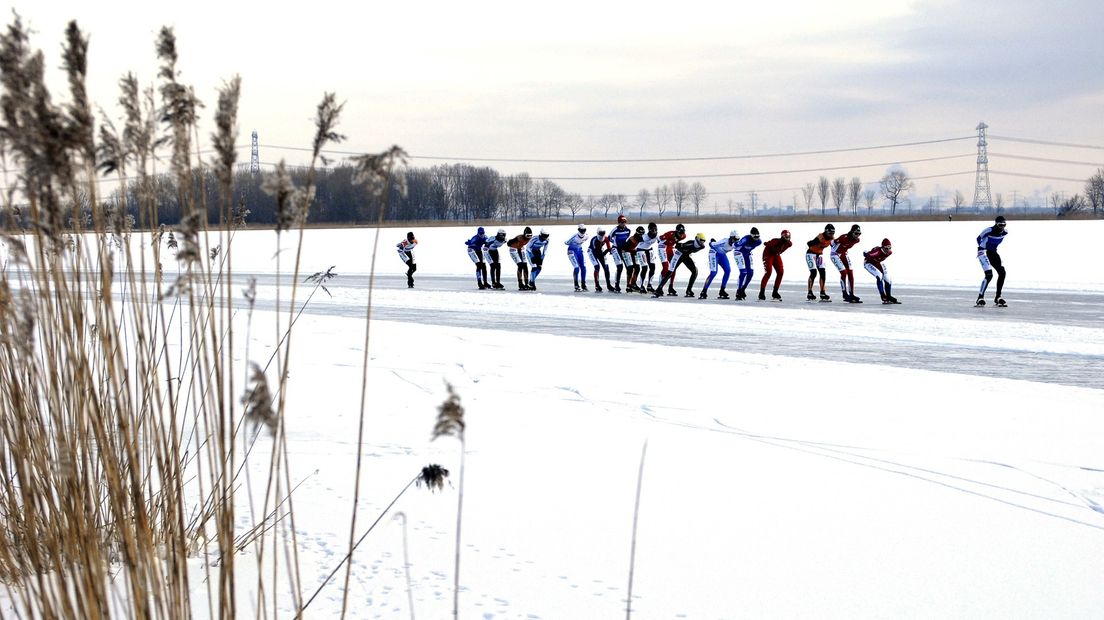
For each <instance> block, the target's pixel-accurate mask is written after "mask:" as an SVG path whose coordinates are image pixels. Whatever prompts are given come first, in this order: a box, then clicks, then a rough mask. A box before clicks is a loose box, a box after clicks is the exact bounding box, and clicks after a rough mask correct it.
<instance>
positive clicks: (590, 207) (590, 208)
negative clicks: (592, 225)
mask: <svg viewBox="0 0 1104 620" xmlns="http://www.w3.org/2000/svg"><path fill="white" fill-rule="evenodd" d="M599 204H601V203H600V202H599V200H598V199H596V198H595V197H594V196H587V197H586V206H585V207H584V208H585V209H586V212H587V216H588V217H594V211H595V209H597V208H598V206H599Z"/></svg>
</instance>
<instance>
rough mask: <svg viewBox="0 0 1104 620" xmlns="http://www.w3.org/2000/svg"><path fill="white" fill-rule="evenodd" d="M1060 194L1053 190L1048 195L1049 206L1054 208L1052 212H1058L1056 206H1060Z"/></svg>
mask: <svg viewBox="0 0 1104 620" xmlns="http://www.w3.org/2000/svg"><path fill="white" fill-rule="evenodd" d="M1062 202H1063V200H1062V194H1059V193H1058V192H1054V193H1053V194H1051V195H1050V208H1051V209H1054V214H1055V215H1057V214H1058V208H1059V207H1061V206H1062Z"/></svg>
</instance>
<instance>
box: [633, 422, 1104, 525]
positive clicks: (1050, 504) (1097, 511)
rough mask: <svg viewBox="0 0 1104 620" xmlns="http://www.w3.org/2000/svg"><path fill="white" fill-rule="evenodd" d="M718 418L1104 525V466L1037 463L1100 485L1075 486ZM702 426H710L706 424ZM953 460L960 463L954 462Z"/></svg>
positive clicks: (849, 459)
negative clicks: (937, 464)
mask: <svg viewBox="0 0 1104 620" xmlns="http://www.w3.org/2000/svg"><path fill="white" fill-rule="evenodd" d="M653 419H655V420H657V421H661V422H665V423H672V422H673V423H675V424H679V423H678V422H677V421H672V420H664V419H661V418H658V417H655V418H653ZM714 422H715V423H716V425H717V427H718V428H717V429H714V430H717V431H718V432H723V433H728V434H731V435H736V436H738V437H741V438H743V439H747V440H750V441H755V442H758V443H762V444H765V445H769V446H774V447H777V448H782V449H786V450H795V451H798V452H803V453H806V454H811V455H814V456H820V457H823V458H828V459H832V460H836V461H841V462H845V463H850V464H853V465H858V466H860V467H867V468H871V469H876V470H879V471H884V472H887V473H891V474H896V475H900V476H905V477H908V478H913V479H916V480H921V481H923V482H927V483H930V484H936V485H939V486H943V487H946V488H948V489H952V490H955V491H959V492H962V493H967V494H970V495H975V496H978V497H981V498H984V499H988V500H992V501H995V502H999V503H1002V504H1006V505H1008V506H1011V507H1013V508H1018V509H1021V510H1027V511H1030V512H1035V513H1038V514H1042V515H1044V516H1047V517H1052V518H1056V519H1062V520H1065V521H1069V522H1071V523H1075V524H1077V525H1083V526H1085V527H1090V528H1093V529H1097V530H1102V531H1104V519H1096V518H1094V517H1097V516H1098V515H1100V516H1104V510H1102V508H1101V505H1100V501H1099V500H1100V499H1101V498H1104V472H1101V471H1100V470H1099V469H1096V468H1092V467H1082V466H1077V465H1059V464H1044V463H1037V464H1034V465H1033V466H1034V467H1036V468H1039V469H1042V468H1046V469H1049V470H1051V471H1052V472H1053V474H1052V475H1064V476H1065V477H1076V478H1078V479H1079V480H1081V481H1082V482H1083V483H1084V484H1086V485H1095V486H1090V487H1088V488H1084V489H1080V490H1074V489H1072V488H1070V487H1071V486H1072V485H1067V484H1066V483H1062V482H1058V481H1057V480H1054V479H1052V478H1050V477H1046V476H1043V475H1041V474H1037V473H1034V472H1032V471H1029V470H1027V469H1026V468H1025V467H1024V466H1017V465H1012V464H1009V463H1000V462H995V461H990V460H984V459H974V458H969V457H937V456H931V455H924V454H909V453H905V452H900V451H890V450H884V449H881V448H870V447H864V446H855V445H843V444H834V443H825V442H817V441H809V440H803V439H796V438H792V437H781V436H771V435H762V434H758V433H753V432H749V431H746V430H744V429H740V428H738V427H735V426H730V425H728V424H726V423H725V422H723V421H721V420H719V419H716V418H714ZM679 425H682V424H679ZM695 428H700V427H695ZM702 430H709V429H704V428H703V429H702ZM879 454H883V455H884V456H879ZM909 459H915V461H919V462H922V463H923V464H920V463H908V462H906V461H908V460H909ZM933 460H943V461H949V463H948V465H947V467H946V470H941V469H937V468H935V467H934V466H933V465H931V464H930V463H931V462H932V461H933ZM951 463H954V464H955V465H954V466H951ZM974 466H980V467H974ZM993 468H999V469H1005V470H1008V471H1009V472H1014V473H1015V474H1018V475H1016V476H1010V477H1009V476H1002V475H1000V474H999V473H997V474H996V475H994V472H993V471H992V469H993ZM963 469H967V470H976V474H975V475H973V476H970V475H963V474H962V473H961V470H963ZM956 472H957V473H956ZM1025 477H1026V478H1028V479H1030V480H1031V481H1034V482H1036V483H1042V485H1043V486H1045V487H1049V488H1050V489H1051V490H1052V491H1055V490H1056V491H1060V494H1059V496H1055V495H1054V494H1053V493H1051V494H1044V493H1043V492H1042V491H1043V489H1040V488H1038V487H1039V485H1038V484H1030V483H1029V484H1026V485H1025V484H1024V482H1025V481H1024V480H1023V479H1024V478H1025ZM994 478H1005V479H1004V480H1002V481H1000V482H992V481H990V480H992V479H994ZM1067 496H1068V497H1067ZM1071 499H1072V501H1071Z"/></svg>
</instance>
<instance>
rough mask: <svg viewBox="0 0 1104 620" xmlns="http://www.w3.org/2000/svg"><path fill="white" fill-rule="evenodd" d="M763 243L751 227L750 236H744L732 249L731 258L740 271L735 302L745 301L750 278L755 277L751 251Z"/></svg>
mask: <svg viewBox="0 0 1104 620" xmlns="http://www.w3.org/2000/svg"><path fill="white" fill-rule="evenodd" d="M762 243H763V242H762V241H760V240H759V229H758V228H756V227H754V226H752V227H751V234H747V235H744V237H743V238H742V239H740V241H739V243H737V244H736V247H735V248H734V249H733V257H734V258H735V259H736V268H737V269H739V270H740V278H739V280H737V281H736V301H743V300H745V299H747V287H748V284H751V278H752V276H753V275H755V267H752V264H753V263H752V262H751V251H752V250H754V249H755V248H757V247H759V246H760V245H761V244H762Z"/></svg>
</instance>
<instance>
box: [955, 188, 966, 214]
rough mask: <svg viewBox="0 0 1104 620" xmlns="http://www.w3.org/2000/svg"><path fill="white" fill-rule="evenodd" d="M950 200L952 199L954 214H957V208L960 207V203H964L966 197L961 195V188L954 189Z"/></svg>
mask: <svg viewBox="0 0 1104 620" xmlns="http://www.w3.org/2000/svg"><path fill="white" fill-rule="evenodd" d="M952 200H954V206H955V210H954V212H955V215H958V210H959V209H961V208H962V205H964V204H966V197H965V196H963V195H962V190H960V189H956V190H955V193H954V198H952Z"/></svg>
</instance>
